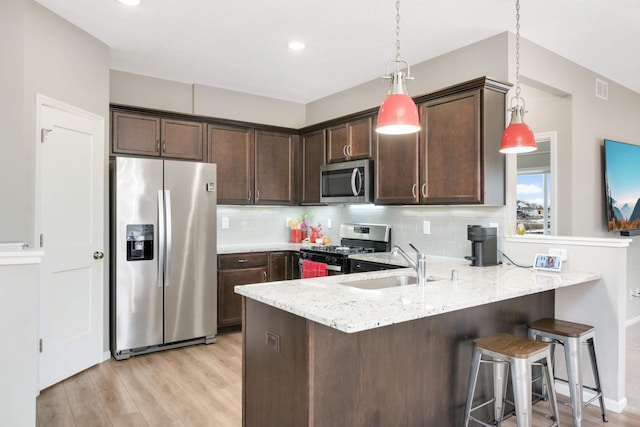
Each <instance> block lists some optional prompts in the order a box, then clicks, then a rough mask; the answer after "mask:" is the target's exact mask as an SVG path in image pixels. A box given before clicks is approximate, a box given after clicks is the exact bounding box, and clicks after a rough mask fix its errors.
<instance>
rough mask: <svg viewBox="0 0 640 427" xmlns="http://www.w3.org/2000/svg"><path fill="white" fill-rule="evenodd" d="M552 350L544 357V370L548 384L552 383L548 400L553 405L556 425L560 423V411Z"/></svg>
mask: <svg viewBox="0 0 640 427" xmlns="http://www.w3.org/2000/svg"><path fill="white" fill-rule="evenodd" d="M551 362H552V359H551V352H549V354H548V355H547V356H546V357H545V358H544V361H543V362H542V364H543V367H542V372H543V376H544V377H545V378H546V381H547V384H550V385H551V387H549V388H547V393H548V397H547V399H548V401H549V405H550V406H551V413H552V414H553V420H554V421H555V422H556V425H559V423H560V413H559V412H558V402H557V400H556V389H555V387H554V386H553V364H552V363H551Z"/></svg>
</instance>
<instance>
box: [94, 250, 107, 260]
mask: <svg viewBox="0 0 640 427" xmlns="http://www.w3.org/2000/svg"><path fill="white" fill-rule="evenodd" d="M102 258H104V254H103V253H102V252H100V251H95V252H94V253H93V259H102Z"/></svg>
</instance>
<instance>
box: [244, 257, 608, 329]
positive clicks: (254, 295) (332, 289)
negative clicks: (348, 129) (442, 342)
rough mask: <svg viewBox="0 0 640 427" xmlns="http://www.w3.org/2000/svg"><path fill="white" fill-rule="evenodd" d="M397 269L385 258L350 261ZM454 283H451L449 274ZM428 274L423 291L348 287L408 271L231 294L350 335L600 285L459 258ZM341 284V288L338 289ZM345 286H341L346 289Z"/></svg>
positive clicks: (430, 261) (438, 260)
mask: <svg viewBox="0 0 640 427" xmlns="http://www.w3.org/2000/svg"><path fill="white" fill-rule="evenodd" d="M352 258H354V259H356V258H357V259H362V260H367V261H374V262H387V263H393V264H396V263H398V261H400V260H398V259H397V258H400V257H393V262H391V257H390V254H389V253H382V254H369V255H360V256H352ZM452 270H456V271H457V272H458V280H456V281H453V280H451V271H452ZM427 272H428V274H429V275H431V276H434V278H436V279H438V280H436V281H434V282H429V283H428V284H427V285H426V286H424V287H419V286H417V285H406V286H397V287H392V288H385V289H376V290H366V289H359V288H355V287H352V286H348V283H349V282H350V281H353V280H362V279H365V278H378V277H390V276H400V275H411V276H415V271H414V270H413V269H411V268H400V269H395V270H385V271H376V272H369V273H356V274H346V275H337V276H328V277H322V278H313V279H301V280H288V281H282V282H268V283H260V284H251V285H242V286H236V287H235V292H236V293H238V294H240V295H243V296H245V297H247V298H251V299H253V300H256V301H259V302H262V303H264V304H267V305H270V306H273V307H275V308H278V309H281V310H284V311H287V312H290V313H292V314H295V315H297V316H300V317H303V318H306V319H309V320H312V321H314V322H317V323H320V324H323V325H326V326H329V327H331V328H334V329H338V330H340V331H343V332H347V333H353V332H360V331H364V330H368V329H373V328H379V327H383V326H387V325H392V324H394V323H400V322H406V321H410V320H415V319H420V318H423V317H428V316H434V315H438V314H442V313H447V312H450V311H455V310H460V309H464V308H468V307H475V306H479V305H484V304H489V303H492V302H496V301H502V300H506V299H509V298H516V297H520V296H524V295H528V294H533V293H537V292H544V291H548V290H552V289H557V288H562V287H566V286H572V285H576V284H580V283H585V282H590V281H593V280H599V279H601V278H602V275H601V274H600V273H590V272H580V271H570V270H565V271H562V272H560V273H552V272H549V273H546V272H545V273H542V272H537V271H534V270H533V269H530V268H520V267H516V266H514V265H507V264H502V265H498V266H492V267H472V266H470V265H469V261H467V260H464V259H459V258H447V257H436V256H427ZM341 283H344V284H341ZM345 284H346V285H345Z"/></svg>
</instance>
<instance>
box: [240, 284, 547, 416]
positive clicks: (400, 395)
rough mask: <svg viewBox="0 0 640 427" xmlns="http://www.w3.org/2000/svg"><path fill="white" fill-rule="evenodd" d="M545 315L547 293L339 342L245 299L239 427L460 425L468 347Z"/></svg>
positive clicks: (335, 335) (485, 375) (338, 335)
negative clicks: (474, 342)
mask: <svg viewBox="0 0 640 427" xmlns="http://www.w3.org/2000/svg"><path fill="white" fill-rule="evenodd" d="M553 313H554V292H553V291H548V292H543V293H537V294H532V295H526V296H523V297H519V298H513V299H509V300H505V301H499V302H495V303H491V304H485V305H482V306H478V307H472V308H468V309H464V310H457V311H453V312H450V313H444V314H440V315H436V316H431V317H426V318H423V319H417V320H413V321H408V322H402V323H397V324H394V325H390V326H385V327H381V328H376V329H371V330H368V331H363V332H357V333H352V334H347V333H344V332H341V331H338V330H336V329H333V328H330V327H327V326H324V325H321V324H319V323H316V322H313V321H311V320H307V319H304V318H302V317H299V316H296V315H294V314H291V313H288V312H285V311H283V310H279V309H277V308H274V307H271V306H269V305H266V304H263V303H260V302H257V301H255V300H252V299H249V298H244V313H243V315H244V319H243V320H244V328H243V352H242V354H243V362H244V369H243V379H242V393H243V399H242V403H243V406H242V412H243V416H242V419H243V425H244V426H245V427H258V426H265V425H269V426H279V427H288V426H291V427H301V426H350V427H359V426H362V427H365V426H366V427H371V426H456V425H462V424H463V418H464V407H465V402H466V390H467V382H468V376H469V368H470V365H471V352H472V349H473V340H474V339H475V338H478V337H482V336H487V335H491V334H495V333H500V332H502V333H510V334H515V335H520V336H526V333H527V323H528V322H532V321H534V320H537V319H539V318H543V317H549V316H553ZM481 375H482V377H481V378H480V379H479V382H478V387H477V389H476V393H483V394H484V395H485V396H489V395H492V393H493V389H492V382H491V381H489V378H490V375H491V371H490V370H489V369H487V370H485V371H482V374H481ZM486 410H487V411H489V410H491V408H490V407H489V406H487V407H486ZM486 415H487V418H488V414H486Z"/></svg>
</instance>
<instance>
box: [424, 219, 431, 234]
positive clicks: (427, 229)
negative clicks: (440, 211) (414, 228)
mask: <svg viewBox="0 0 640 427" xmlns="http://www.w3.org/2000/svg"><path fill="white" fill-rule="evenodd" d="M422 234H431V221H422Z"/></svg>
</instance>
